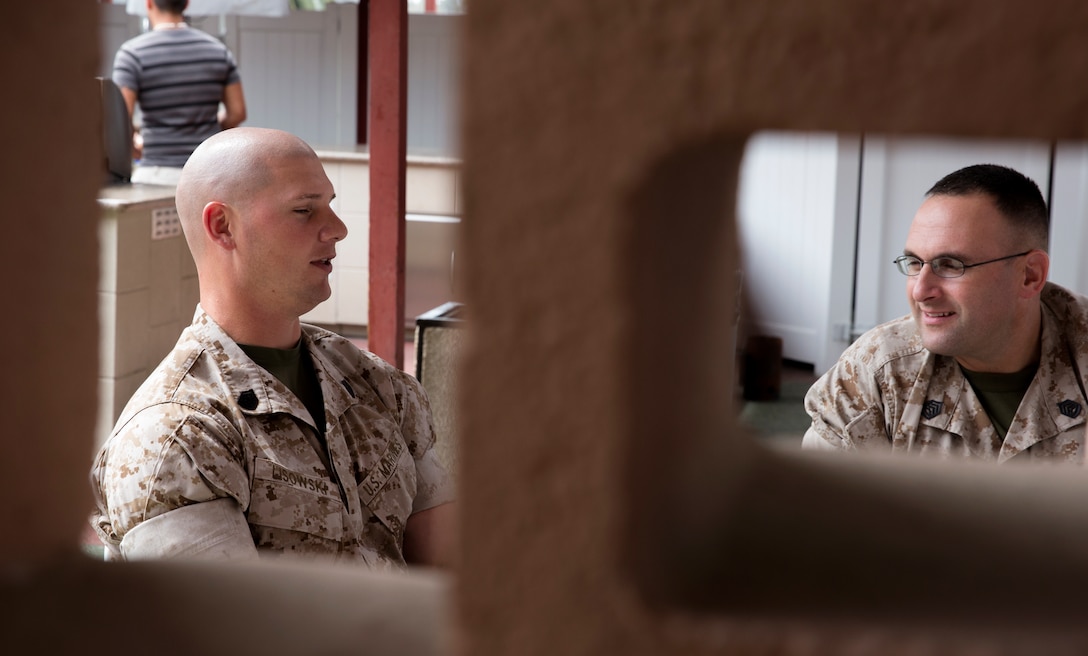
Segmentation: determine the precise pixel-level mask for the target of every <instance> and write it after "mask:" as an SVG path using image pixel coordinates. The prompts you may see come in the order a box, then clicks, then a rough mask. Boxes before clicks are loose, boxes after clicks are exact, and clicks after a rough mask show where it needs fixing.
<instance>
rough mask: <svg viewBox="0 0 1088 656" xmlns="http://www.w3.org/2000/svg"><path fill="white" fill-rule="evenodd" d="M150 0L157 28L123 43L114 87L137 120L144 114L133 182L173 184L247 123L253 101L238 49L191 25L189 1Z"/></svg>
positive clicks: (136, 144) (151, 19)
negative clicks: (222, 137) (205, 145)
mask: <svg viewBox="0 0 1088 656" xmlns="http://www.w3.org/2000/svg"><path fill="white" fill-rule="evenodd" d="M146 2H147V16H148V20H149V22H150V23H151V30H150V31H148V32H145V33H143V34H141V35H139V36H137V37H134V38H132V39H129V40H128V41H126V42H125V43H124V44H122V45H121V48H120V49H119V50H118V51H117V55H116V56H115V58H114V63H113V82H114V83H115V84H116V85H117V86H118V87H119V88H120V89H121V95H122V96H123V97H124V99H125V104H126V105H127V106H128V111H129V116H134V114H135V110H136V106H137V105H139V107H140V112H141V118H142V120H141V123H142V126H141V127H140V128H139V129H138V130H136V131H135V132H134V138H133V142H134V143H133V148H134V151H133V154H134V157H135V158H136V159H138V160H139V165H138V166H137V167H136V168H135V170H134V172H133V174H132V181H133V182H144V183H152V184H168V185H173V184H176V183H177V178H178V176H179V175H180V174H181V167H182V166H184V165H185V162H186V160H188V159H189V155H191V154H192V152H193V150H195V149H196V147H197V146H198V145H200V144H201V143H202V142H203V141H204V140H205V139H207V138H208V137H210V136H212V135H213V134H215V133H217V132H219V131H221V130H226V129H228V128H232V127H235V126H237V125H239V124H241V123H242V122H243V121H244V120H245V119H246V102H245V96H244V94H243V93H242V80H241V77H240V75H239V73H238V66H237V64H236V63H235V60H234V55H233V54H232V53H231V51H230V49H229V48H227V46H226V45H224V44H223V43H221V42H220V41H219V40H218V39H216V38H215V37H213V36H211V35H210V34H207V33H205V32H202V31H201V30H198V29H196V28H192V27H189V26H188V24H187V23H186V22H185V19H184V17H183V14H184V12H185V9H186V8H187V7H188V5H189V2H188V0H146ZM220 104H222V107H220Z"/></svg>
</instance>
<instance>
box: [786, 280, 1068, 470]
mask: <svg viewBox="0 0 1088 656" xmlns="http://www.w3.org/2000/svg"><path fill="white" fill-rule="evenodd" d="M1041 300H1042V335H1041V360H1040V363H1039V369H1038V371H1037V372H1036V374H1035V378H1034V379H1033V380H1032V382H1031V385H1030V386H1029V388H1028V390H1027V392H1026V393H1025V395H1024V398H1023V400H1022V401H1021V402H1020V406H1019V408H1018V409H1017V411H1016V416H1015V417H1014V418H1013V421H1012V423H1011V425H1010V426H1009V430H1008V434H1007V435H1006V437H1005V439H1004V440H1002V439H1001V437H1000V436H999V435H998V433H997V431H996V430H994V427H993V425H992V424H991V423H990V419H989V417H988V416H987V414H986V411H985V410H984V409H983V407H982V405H981V403H980V402H979V399H978V397H977V396H976V395H975V392H974V390H973V389H972V387H971V385H970V383H968V382H967V379H966V378H965V377H964V375H963V372H962V371H961V370H960V367H959V365H958V364H957V363H956V362H955V360H954V359H953V358H951V357H947V356H941V355H936V354H934V353H931V352H930V351H928V350H927V349H926V348H925V347H923V346H922V340H921V337H920V335H919V334H918V331H917V330H916V328H915V324H914V321H913V319H912V318H911V317H910V316H906V317H903V318H900V319H896V320H895V321H891V322H889V323H886V324H883V325H880V326H877V327H876V328H874V329H873V330H870V331H869V332H867V333H866V334H865V335H863V336H862V337H861V338H859V339H858V341H856V342H855V343H854V344H852V345H851V346H850V347H849V348H848V349H847V350H846V352H845V353H843V355H842V357H841V358H840V359H839V361H838V362H837V363H836V364H835V366H834V367H832V368H831V369H830V370H829V371H828V372H827V373H826V374H824V376H823V377H821V378H820V380H818V381H817V382H816V384H815V385H813V386H812V388H811V389H810V390H809V391H808V394H807V395H806V397H805V409H806V411H807V412H808V414H809V415H810V416H811V417H812V426H811V427H810V428H809V429H808V431H807V432H806V433H805V437H804V440H803V445H804V447H805V448H817V449H820V448H832V449H834V448H838V449H845V450H859V451H861V450H868V449H882V450H891V451H909V452H915V453H926V454H935V455H938V456H963V457H970V458H976V459H981V460H987V461H995V462H1005V461H1007V460H1009V459H1010V458H1013V457H1016V456H1020V457H1019V458H1018V460H1022V459H1025V458H1027V459H1040V458H1043V459H1050V460H1054V461H1067V462H1075V463H1082V462H1083V461H1084V442H1085V413H1084V408H1085V404H1086V403H1088V400H1086V394H1085V386H1084V383H1085V380H1084V372H1088V298H1085V297H1083V296H1079V295H1076V294H1073V293H1071V292H1069V291H1067V290H1065V289H1063V288H1062V287H1059V286H1058V285H1055V284H1053V283H1047V285H1046V287H1045V288H1044V290H1043V293H1042V296H1041Z"/></svg>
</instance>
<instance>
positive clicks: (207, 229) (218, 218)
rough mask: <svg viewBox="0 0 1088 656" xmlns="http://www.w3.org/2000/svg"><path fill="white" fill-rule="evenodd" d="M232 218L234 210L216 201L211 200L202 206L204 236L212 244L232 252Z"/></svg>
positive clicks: (233, 246) (233, 245)
mask: <svg viewBox="0 0 1088 656" xmlns="http://www.w3.org/2000/svg"><path fill="white" fill-rule="evenodd" d="M233 217H234V209H233V208H232V207H231V206H230V205H227V204H226V203H222V202H220V201H217V200H213V201H212V202H210V203H208V204H207V205H205V206H204V212H203V214H202V215H201V219H202V220H203V224H204V234H206V235H207V236H208V239H209V240H210V241H211V242H212V243H213V244H216V245H218V246H220V247H222V248H225V249H227V250H234V248H235V244H234V233H232V232H231V229H232V227H233V226H232V225H231V220H232V218H233Z"/></svg>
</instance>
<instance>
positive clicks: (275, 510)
mask: <svg viewBox="0 0 1088 656" xmlns="http://www.w3.org/2000/svg"><path fill="white" fill-rule="evenodd" d="M246 516H247V518H248V520H249V523H250V524H258V525H261V526H268V527H271V528H280V529H288V530H291V531H302V532H304V533H311V534H314V535H318V536H320V537H323V538H328V539H339V538H340V537H341V536H342V535H343V532H344V519H343V503H342V502H341V501H340V493H339V490H338V489H337V488H336V486H335V485H334V484H333V483H332V482H331V481H330V480H329V479H327V478H324V477H322V476H315V475H313V474H304V473H300V472H296V471H292V470H290V469H287V468H286V467H284V466H283V465H280V464H277V463H275V462H272V461H271V460H266V459H264V458H257V460H256V462H255V463H254V472H253V485H252V493H251V494H250V501H249V509H248V511H247V513H246Z"/></svg>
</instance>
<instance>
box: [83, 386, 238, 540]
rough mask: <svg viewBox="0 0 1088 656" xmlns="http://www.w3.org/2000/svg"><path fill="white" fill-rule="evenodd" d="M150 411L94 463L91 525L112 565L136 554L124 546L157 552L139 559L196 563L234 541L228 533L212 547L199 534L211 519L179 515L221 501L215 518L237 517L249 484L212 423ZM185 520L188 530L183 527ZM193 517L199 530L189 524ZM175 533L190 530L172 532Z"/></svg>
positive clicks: (167, 409) (167, 411)
mask: <svg viewBox="0 0 1088 656" xmlns="http://www.w3.org/2000/svg"><path fill="white" fill-rule="evenodd" d="M155 408H158V410H155V409H149V410H146V411H144V412H141V413H139V414H137V415H136V416H135V417H133V418H132V419H131V420H129V421H127V422H126V423H125V424H124V425H123V426H122V427H121V428H119V429H118V430H117V431H116V432H115V434H114V435H113V436H112V437H111V438H110V440H109V441H108V442H107V443H106V444H105V445H104V447H103V449H102V450H101V451H100V452H99V455H98V457H97V459H96V460H95V464H94V466H93V468H92V472H91V481H92V488H93V490H94V494H95V498H96V504H97V509H96V511H95V514H94V516H93V517H92V525H93V526H94V528H95V530H96V531H97V532H98V534H99V537H100V538H101V539H102V542H103V543H104V544H105V545H106V548H107V550H108V551H109V552H110V554H111V555H112V556H113V557H118V556H123V557H125V558H129V557H132V556H133V554H134V552H135V551H136V550H135V549H133V548H124V549H123V548H122V547H123V545H126V544H137V543H138V544H143V545H156V546H155V548H154V553H150V554H147V553H145V554H144V555H146V556H147V557H153V556H154V555H155V554H156V553H158V554H165V553H169V554H171V555H190V554H194V555H195V554H197V553H198V552H200V551H201V550H203V549H205V547H206V546H207V544H208V543H209V540H212V541H213V542H215V541H216V540H218V541H219V542H229V541H230V540H234V541H237V538H238V535H237V532H236V531H234V530H233V529H231V530H228V531H227V534H226V535H225V536H224V535H221V536H219V538H214V539H213V537H214V536H210V535H209V534H208V533H207V531H203V532H202V531H200V530H197V528H196V527H199V526H202V525H203V526H205V527H208V526H210V524H208V523H207V522H206V520H207V518H208V517H210V516H211V515H210V514H207V513H202V511H194V510H189V511H184V512H178V511H179V510H184V509H186V508H189V507H190V506H193V505H200V504H205V503H209V502H213V501H215V500H218V499H227V500H230V501H231V503H230V504H220V505H219V506H217V508H218V512H220V513H222V512H224V511H225V509H226V508H233V509H234V511H233V512H235V513H236V514H237V516H238V517H242V508H245V507H247V506H248V505H249V484H248V476H247V474H246V472H245V468H244V467H243V466H242V461H241V457H240V454H239V453H238V452H236V451H234V450H232V449H231V448H229V446H227V445H228V444H229V442H228V441H226V440H225V439H224V436H223V434H222V431H221V430H220V429H219V427H217V426H215V422H214V421H213V420H210V419H207V418H204V417H200V416H190V415H185V414H183V413H175V414H171V409H172V406H170V405H169V404H164V405H161V406H155ZM175 513H177V515H175ZM183 515H184V516H185V517H187V518H188V519H189V521H188V522H185V521H181V520H182V516H183ZM197 516H202V517H201V519H202V520H203V521H204V523H203V524H202V523H201V522H199V521H193V518H195V517H197ZM242 519H243V522H242V523H243V524H244V518H242ZM228 524H229V523H228ZM180 526H190V529H189V530H178V527H180ZM221 528H222V527H221ZM217 530H218V529H217ZM136 534H138V535H139V539H138V540H137V539H136V538H135V537H134V536H135V535H136ZM227 538H229V540H228V539H227ZM250 542H252V538H250Z"/></svg>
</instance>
